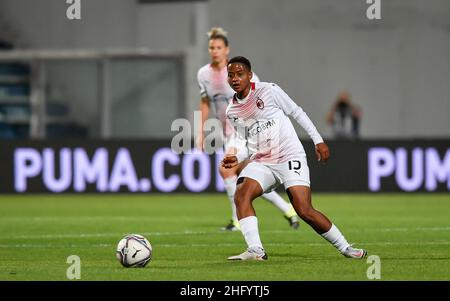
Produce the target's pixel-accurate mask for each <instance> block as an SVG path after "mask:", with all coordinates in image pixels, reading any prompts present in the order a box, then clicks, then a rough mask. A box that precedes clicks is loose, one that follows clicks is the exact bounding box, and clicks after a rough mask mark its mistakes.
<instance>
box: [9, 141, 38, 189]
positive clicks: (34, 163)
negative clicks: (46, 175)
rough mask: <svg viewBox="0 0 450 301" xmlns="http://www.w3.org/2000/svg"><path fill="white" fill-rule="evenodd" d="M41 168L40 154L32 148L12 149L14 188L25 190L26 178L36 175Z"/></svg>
mask: <svg viewBox="0 0 450 301" xmlns="http://www.w3.org/2000/svg"><path fill="white" fill-rule="evenodd" d="M41 170H42V158H41V154H40V153H39V152H38V151H37V150H35V149H33V148H28V147H27V148H18V149H16V150H15V151H14V188H15V190H16V191H17V192H24V191H27V178H32V177H36V176H37V175H39V173H40V172H41Z"/></svg>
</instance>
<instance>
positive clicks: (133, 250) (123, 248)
mask: <svg viewBox="0 0 450 301" xmlns="http://www.w3.org/2000/svg"><path fill="white" fill-rule="evenodd" d="M152 254H153V250H152V245H151V244H150V242H149V241H148V240H147V239H146V238H145V237H144V236H142V235H139V234H128V235H127V236H125V237H124V238H122V239H121V240H120V241H119V244H118V245H117V252H116V257H117V259H118V260H119V262H120V263H121V264H122V265H123V266H124V267H126V268H129V267H135V268H143V267H145V266H146V265H147V263H148V262H149V261H150V259H152Z"/></svg>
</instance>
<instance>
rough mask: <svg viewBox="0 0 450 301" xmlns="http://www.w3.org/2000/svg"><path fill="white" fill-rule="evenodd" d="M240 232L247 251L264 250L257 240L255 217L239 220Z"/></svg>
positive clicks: (257, 232) (259, 240)
mask: <svg viewBox="0 0 450 301" xmlns="http://www.w3.org/2000/svg"><path fill="white" fill-rule="evenodd" d="M239 224H240V225H241V231H242V234H243V235H244V239H245V242H246V243H247V246H248V248H249V249H252V248H261V249H263V250H264V248H263V246H262V243H261V239H260V238H259V230H258V219H257V218H256V216H247V217H244V218H243V219H240V220H239Z"/></svg>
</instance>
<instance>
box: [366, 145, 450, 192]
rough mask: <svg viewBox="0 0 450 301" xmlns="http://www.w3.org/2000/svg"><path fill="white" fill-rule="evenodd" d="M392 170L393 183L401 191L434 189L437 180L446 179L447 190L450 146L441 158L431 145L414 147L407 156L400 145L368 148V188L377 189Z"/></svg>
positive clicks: (449, 185) (449, 179)
mask: <svg viewBox="0 0 450 301" xmlns="http://www.w3.org/2000/svg"><path fill="white" fill-rule="evenodd" d="M409 163H410V164H409ZM408 166H411V168H409V167H408ZM409 169H411V170H409ZM394 173H395V183H396V185H397V186H398V187H399V188H400V189H401V190H404V191H416V190H418V189H420V188H423V187H424V188H425V190H427V191H434V190H436V189H437V186H438V183H445V182H447V189H448V190H450V148H449V149H447V151H446V153H445V155H444V157H443V159H442V160H441V158H440V155H439V152H438V151H437V149H435V148H431V147H429V148H426V149H425V151H424V150H423V149H422V148H419V147H416V148H414V149H413V150H412V152H411V156H410V157H408V152H407V150H406V149H405V148H403V147H399V148H397V149H395V150H390V149H388V148H385V147H373V148H371V149H369V151H368V186H369V189H370V190H371V191H380V190H381V189H382V187H381V186H382V185H381V180H382V178H387V177H390V176H392V175H393V174H394ZM409 175H410V176H409Z"/></svg>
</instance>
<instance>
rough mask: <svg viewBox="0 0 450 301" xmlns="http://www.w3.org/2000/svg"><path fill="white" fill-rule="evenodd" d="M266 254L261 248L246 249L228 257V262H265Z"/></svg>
mask: <svg viewBox="0 0 450 301" xmlns="http://www.w3.org/2000/svg"><path fill="white" fill-rule="evenodd" d="M267 259H268V257H267V254H266V252H265V251H264V249H261V248H254V249H250V248H248V249H247V250H246V251H245V252H243V253H241V254H239V255H235V256H230V257H228V260H267Z"/></svg>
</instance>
